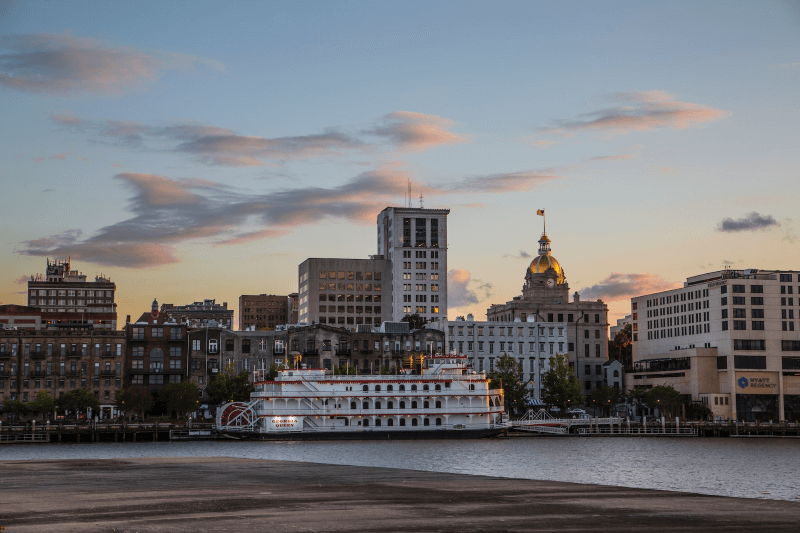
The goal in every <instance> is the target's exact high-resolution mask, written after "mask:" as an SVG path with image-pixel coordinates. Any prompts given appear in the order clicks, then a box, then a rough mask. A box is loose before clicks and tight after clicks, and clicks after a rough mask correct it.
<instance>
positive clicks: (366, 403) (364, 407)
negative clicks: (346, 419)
mask: <svg viewBox="0 0 800 533" xmlns="http://www.w3.org/2000/svg"><path fill="white" fill-rule="evenodd" d="M361 407H362V408H363V409H369V402H364V403H362V404H361Z"/></svg>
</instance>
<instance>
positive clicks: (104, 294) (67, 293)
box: [30, 289, 114, 298]
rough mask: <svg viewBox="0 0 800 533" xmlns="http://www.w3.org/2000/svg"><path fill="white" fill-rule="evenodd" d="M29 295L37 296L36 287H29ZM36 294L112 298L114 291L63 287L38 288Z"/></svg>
mask: <svg viewBox="0 0 800 533" xmlns="http://www.w3.org/2000/svg"><path fill="white" fill-rule="evenodd" d="M30 292H31V296H37V289H31V291H30ZM38 296H71V297H76V296H78V297H81V296H85V297H87V298H94V297H95V296H97V297H98V298H104V297H105V298H113V297H114V291H82V290H74V289H70V290H63V289H59V290H57V289H38Z"/></svg>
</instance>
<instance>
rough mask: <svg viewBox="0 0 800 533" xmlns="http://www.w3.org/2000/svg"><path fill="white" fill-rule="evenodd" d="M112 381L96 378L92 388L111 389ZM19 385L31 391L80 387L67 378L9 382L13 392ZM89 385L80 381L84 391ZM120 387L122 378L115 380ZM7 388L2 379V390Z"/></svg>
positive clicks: (12, 380) (0, 387) (82, 380)
mask: <svg viewBox="0 0 800 533" xmlns="http://www.w3.org/2000/svg"><path fill="white" fill-rule="evenodd" d="M111 381H112V380H111V378H105V379H103V380H102V381H101V378H94V379H93V380H92V381H91V383H92V386H93V387H94V388H100V387H101V386H103V387H111ZM18 383H19V384H20V385H21V386H22V388H23V389H31V388H33V389H41V388H45V389H55V388H59V389H63V388H66V385H67V383H69V388H71V389H74V388H75V387H76V386H77V385H78V380H77V379H70V380H69V382H67V380H66V379H65V378H59V379H58V380H55V379H22V380H19V381H18V380H16V379H10V380H9V389H11V390H14V389H16V388H17V384H18ZM88 384H89V380H88V379H86V378H82V379H81V380H80V385H81V388H82V389H85V388H87V385H88ZM120 385H121V380H120V378H116V379H114V386H115V387H119V386H120ZM5 388H6V380H5V379H0V390H3V389H5ZM62 394H63V393H62Z"/></svg>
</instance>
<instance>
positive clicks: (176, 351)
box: [169, 346, 181, 357]
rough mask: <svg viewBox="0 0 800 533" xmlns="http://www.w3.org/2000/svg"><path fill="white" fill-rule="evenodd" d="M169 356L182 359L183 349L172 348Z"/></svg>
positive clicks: (178, 347)
mask: <svg viewBox="0 0 800 533" xmlns="http://www.w3.org/2000/svg"><path fill="white" fill-rule="evenodd" d="M169 356H170V357H180V356H181V347H180V346H170V347H169Z"/></svg>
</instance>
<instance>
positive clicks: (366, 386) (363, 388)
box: [361, 385, 369, 392]
mask: <svg viewBox="0 0 800 533" xmlns="http://www.w3.org/2000/svg"><path fill="white" fill-rule="evenodd" d="M361 390H363V391H364V392H367V391H369V385H364V386H363V387H362V389H361Z"/></svg>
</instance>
